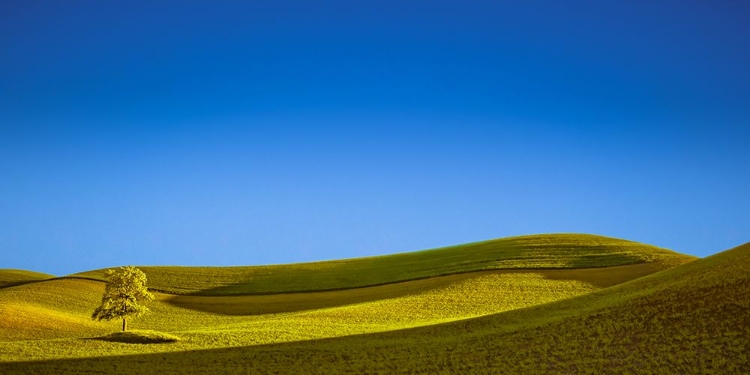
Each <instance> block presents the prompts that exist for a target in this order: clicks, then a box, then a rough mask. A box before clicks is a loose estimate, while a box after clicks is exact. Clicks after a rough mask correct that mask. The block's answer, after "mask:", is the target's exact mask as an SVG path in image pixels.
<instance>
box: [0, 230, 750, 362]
mask: <svg viewBox="0 0 750 375" xmlns="http://www.w3.org/2000/svg"><path fill="white" fill-rule="evenodd" d="M748 266H750V247H748V246H747V245H745V246H742V247H739V248H736V249H733V250H731V251H727V252H724V253H720V254H718V255H715V256H712V257H709V258H706V259H700V260H695V258H693V257H690V256H685V255H682V254H679V253H675V252H672V251H669V250H664V249H660V248H656V247H653V246H648V245H642V244H638V243H634V242H629V241H623V240H617V239H612V238H606V237H599V236H588V235H543V236H525V237H515V238H508V239H500V240H494V241H487V242H482V243H475V244H468V245H464V246H455V247H450V248H443V249H437V250H428V251H421V252H416V253H406V254H396V255H391V256H386V257H373V258H364V259H350V260H341V261H332V262H319V263H308V264H292V265H278V266H267V267H234V268H208V267H206V268H193V267H191V268H182V267H142V269H143V270H144V271H145V272H146V274H147V276H148V278H149V285H150V286H151V287H152V288H153V290H152V292H153V293H154V294H155V296H156V300H155V301H153V302H150V303H149V304H148V306H149V307H150V308H151V310H152V311H151V313H150V314H148V315H146V316H144V317H142V318H139V319H134V320H132V321H131V322H130V323H129V327H131V328H132V329H134V330H136V331H134V333H133V335H136V336H138V332H142V334H141V335H142V336H143V337H146V336H148V337H151V338H154V337H155V338H156V339H161V338H164V337H167V338H174V340H171V339H170V340H169V341H174V342H168V343H153V344H143V343H123V342H116V341H112V340H110V339H107V338H108V337H110V338H111V334H113V333H115V332H117V331H118V330H119V324H118V323H117V322H116V321H115V322H95V321H93V320H91V318H90V315H91V312H92V311H93V309H94V308H95V307H96V305H97V303H98V302H99V299H101V295H102V292H103V290H104V283H103V282H102V281H99V280H97V278H101V277H100V276H97V275H98V274H99V272H100V271H91V272H86V273H82V274H77V275H75V276H74V277H63V278H55V279H49V280H42V279H44V277H42V276H39V277H38V278H36V279H34V278H30V279H29V280H27V281H26V282H25V283H21V284H17V283H15V282H14V284H12V286H6V287H4V288H1V289H0V372H2V373H50V372H54V373H66V372H67V373H86V372H93V373H97V372H132V373H191V372H195V373H205V372H217V371H218V372H219V373H221V372H228V373H248V372H249V373H264V372H270V373H277V372H285V373H338V372H352V373H359V372H369V373H373V372H375V373H377V372H407V373H420V372H421V373H436V372H448V373H454V372H461V371H474V372H483V371H493V372H514V373H540V372H574V373H579V372H584V373H586V372H592V373H601V372H618V373H621V372H631V373H644V372H662V371H664V370H665V369H666V370H668V371H667V372H677V373H684V372H695V371H697V372H720V373H741V372H747V371H750V368H749V367H748V354H747V353H748V349H750V344H748V340H747V337H750V331H749V329H748V327H750V291H749V290H750V288H747V285H750V276H749V275H748V273H747V272H746V270H747V267H748ZM3 272H7V273H8V275H10V274H11V272H9V271H3ZM14 272H15V271H14ZM358 274H361V275H362V277H357V275H358ZM212 275H215V276H216V277H212ZM298 278H300V280H297V279H298ZM40 280H42V281H40ZM256 282H257V284H258V285H255V283H256ZM295 287H299V288H300V290H294V289H293V288H295ZM161 335H164V336H161ZM141 339H142V337H141V336H138V337H136V338H135V339H133V340H141Z"/></svg>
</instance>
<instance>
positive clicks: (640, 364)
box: [0, 244, 750, 374]
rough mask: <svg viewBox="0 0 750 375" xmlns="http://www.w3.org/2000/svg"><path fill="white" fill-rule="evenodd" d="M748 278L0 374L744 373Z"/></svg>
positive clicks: (624, 289)
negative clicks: (400, 326)
mask: <svg viewBox="0 0 750 375" xmlns="http://www.w3.org/2000/svg"><path fill="white" fill-rule="evenodd" d="M748 267H750V244H746V245H743V246H740V247H737V248H735V249H732V250H729V251H726V252H723V253H720V254H717V255H714V256H711V257H709V258H706V259H701V260H697V261H694V262H691V263H688V264H684V265H681V266H678V267H675V268H672V269H669V270H666V271H663V272H658V273H655V274H652V275H650V276H646V277H642V278H638V279H636V280H633V281H630V282H626V283H623V284H619V285H616V286H613V287H609V288H605V289H602V290H599V291H596V292H593V293H589V294H585V295H581V296H579V297H575V298H570V299H566V300H561V301H558V302H552V303H548V304H543V305H537V306H533V307H529V308H525V309H518V310H513V311H508V312H504V313H499V314H494V315H489V316H484V317H479V318H474V319H469V320H461V321H456V322H450V323H444V324H438V325H432V326H427V327H419V328H413V329H408V330H400V331H393V332H384V333H376V334H366V335H356V336H348V337H338V338H330V339H322V340H311V341H298V342H288V343H281V344H274V345H263V346H243V347H227V348H220V349H211V350H198V351H190V352H182V351H175V352H171V353H159V354H141V355H121V356H110V357H98V358H79V359H68V360H53V361H35V362H20V363H4V364H0V372H27V373H50V372H68V373H81V372H114V371H116V369H126V370H127V371H129V372H134V373H165V374H169V373H206V372H213V371H216V370H217V369H220V371H222V372H227V373H279V372H281V373H341V372H357V373H376V372H386V373H439V372H445V373H460V372H495V373H722V374H735V373H736V374H739V373H748V372H750V357H749V355H750V341H749V340H748V339H747V338H748V337H750V289H748V285H750V274H748V272H747V269H748ZM131 347H132V346H131ZM128 350H130V349H128ZM110 353H112V352H110ZM123 354H124V353H123ZM217 366H218V367H217Z"/></svg>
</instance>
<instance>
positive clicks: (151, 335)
mask: <svg viewBox="0 0 750 375" xmlns="http://www.w3.org/2000/svg"><path fill="white" fill-rule="evenodd" d="M86 340H99V341H108V342H119V343H124V344H165V343H173V342H177V341H180V338H179V337H177V336H175V335H171V334H168V333H164V332H158V331H147V330H132V331H126V332H115V333H111V334H109V335H106V336H101V337H93V338H90V339H86Z"/></svg>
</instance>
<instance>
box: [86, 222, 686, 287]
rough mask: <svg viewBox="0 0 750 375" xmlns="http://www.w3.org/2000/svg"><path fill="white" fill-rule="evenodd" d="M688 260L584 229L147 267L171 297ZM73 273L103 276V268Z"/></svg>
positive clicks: (662, 265)
mask: <svg viewBox="0 0 750 375" xmlns="http://www.w3.org/2000/svg"><path fill="white" fill-rule="evenodd" d="M693 259H695V257H692V256H688V255H684V254H679V253H676V252H674V251H670V250H666V249H662V248H658V247H655V246H651V245H645V244H642V243H638V242H632V241H626V240H621V239H616V238H610V237H603V236H595V235H587V234H547V235H530V236H519V237H509V238H501V239H496V240H490V241H484V242H475V243H470V244H465V245H458V246H451V247H445V248H440V249H434V250H424V251H417V252H410V253H401V254H393V255H386V256H376V257H367V258H354V259H343V260H332V261H323V262H312V263H295V264H284V265H272V266H252V267H150V266H139V268H140V269H141V270H143V271H144V272H145V273H146V276H147V277H148V280H149V286H150V288H151V289H154V290H159V291H163V292H167V293H173V294H196V295H240V294H263V293H266V294H268V293H288V292H303V291H323V290H337V289H349V288H358V287H364V286H374V285H383V284H389V283H395V282H401V281H407V280H416V279H423V278H429V277H435V276H441V275H450V274H455V273H462V272H474V271H480V270H497V269H572V268H588V267H609V266H621V265H629V264H640V263H651V264H653V265H654V266H655V267H657V268H661V269H663V268H667V267H672V266H674V265H678V264H682V263H684V262H688V261H691V260H693ZM72 276H77V277H88V278H93V279H100V280H103V276H104V270H95V271H88V272H82V273H78V274H74V275H72Z"/></svg>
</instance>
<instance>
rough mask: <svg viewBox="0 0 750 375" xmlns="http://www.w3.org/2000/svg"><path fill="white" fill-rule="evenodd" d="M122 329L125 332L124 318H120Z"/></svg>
mask: <svg viewBox="0 0 750 375" xmlns="http://www.w3.org/2000/svg"><path fill="white" fill-rule="evenodd" d="M122 331H123V332H125V318H122Z"/></svg>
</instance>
